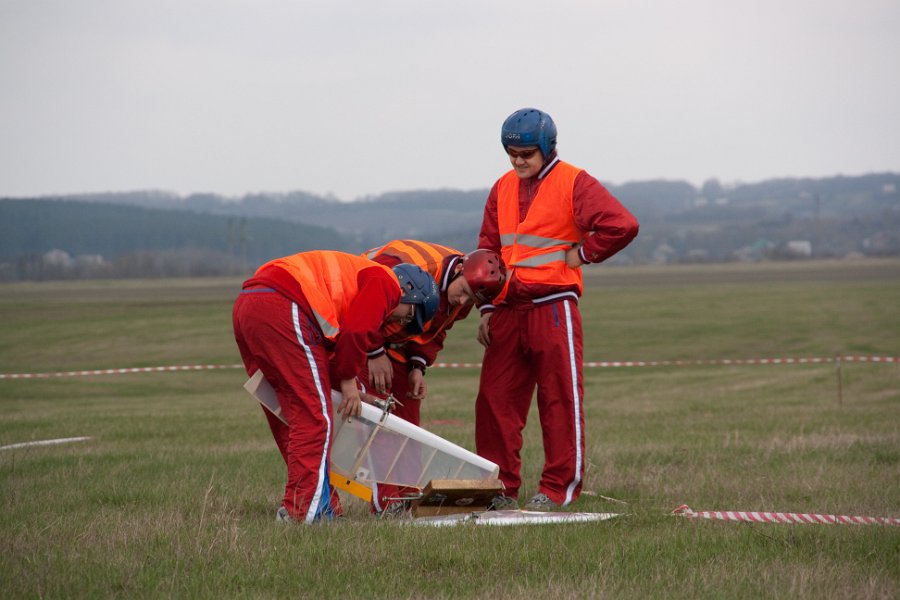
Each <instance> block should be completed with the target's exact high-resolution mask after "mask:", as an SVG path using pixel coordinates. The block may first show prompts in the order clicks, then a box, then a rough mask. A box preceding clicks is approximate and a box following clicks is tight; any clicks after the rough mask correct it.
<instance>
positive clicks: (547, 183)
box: [495, 161, 585, 302]
mask: <svg viewBox="0 0 900 600" xmlns="http://www.w3.org/2000/svg"><path fill="white" fill-rule="evenodd" d="M580 172H581V169H579V168H577V167H574V166H572V165H570V164H568V163H565V162H562V161H560V162H558V163H557V164H556V166H555V167H554V168H553V170H551V171H550V173H548V174H547V176H546V177H545V178H544V179H543V181H542V182H541V186H540V188H539V189H538V192H537V195H536V196H535V197H534V200H533V201H532V202H531V206H530V207H529V208H528V214H527V215H525V219H524V220H521V222H520V215H519V182H520V180H519V177H518V176H517V175H516V172H515V171H509V172H508V173H507V174H506V175H504V176H503V177H501V178H500V181H499V183H498V186H497V225H498V228H499V232H500V244H501V253H502V255H503V260H504V261H506V264H507V265H508V266H509V267H510V268H511V269H512V270H513V272H514V273H515V276H516V278H517V279H519V280H520V281H522V282H523V283H546V284H551V285H559V286H561V287H569V286H573V285H574V286H576V287H577V288H578V292H579V293H581V289H582V283H581V270H580V269H572V268H570V267H569V266H568V265H566V251H568V250H569V249H570V248H572V247H573V246H574V245H576V244H578V243H579V242H580V241H581V240H582V239H583V238H584V235H585V232H584V231H581V230H580V229H579V228H578V227H577V226H576V225H575V218H574V216H573V210H572V197H573V190H574V187H575V178H576V177H577V176H578V174H579V173H580ZM510 279H511V278H510ZM505 295H506V290H505V289H504V290H503V292H501V294H500V296H499V297H498V298H497V299H495V302H497V301H499V300H500V299H502V297H503V296H505Z"/></svg>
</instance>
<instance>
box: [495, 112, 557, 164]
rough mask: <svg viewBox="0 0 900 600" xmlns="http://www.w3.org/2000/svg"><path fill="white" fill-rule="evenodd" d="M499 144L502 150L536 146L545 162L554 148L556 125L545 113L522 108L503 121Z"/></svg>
mask: <svg viewBox="0 0 900 600" xmlns="http://www.w3.org/2000/svg"><path fill="white" fill-rule="evenodd" d="M500 142H501V143H502V144H503V147H504V148H506V147H507V146H537V147H538V148H540V150H541V154H543V155H544V160H546V159H547V158H549V157H550V154H551V153H552V152H553V150H554V149H555V148H556V124H555V123H554V122H553V119H551V118H550V115H548V114H547V113H545V112H541V111H539V110H538V109H536V108H522V109H519V110H517V111H516V112H514V113H513V114H511V115H509V117H507V118H506V120H505V121H503V127H502V128H501V129H500Z"/></svg>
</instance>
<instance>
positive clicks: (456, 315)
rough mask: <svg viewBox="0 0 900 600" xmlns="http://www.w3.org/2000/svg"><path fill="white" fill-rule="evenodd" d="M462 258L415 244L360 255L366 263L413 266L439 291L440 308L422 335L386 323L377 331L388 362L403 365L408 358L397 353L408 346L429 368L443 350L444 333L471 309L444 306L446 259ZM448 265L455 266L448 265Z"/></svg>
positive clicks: (396, 242) (452, 252) (442, 249)
mask: <svg viewBox="0 0 900 600" xmlns="http://www.w3.org/2000/svg"><path fill="white" fill-rule="evenodd" d="M462 255H463V253H462V252H460V251H459V250H456V249H455V248H450V247H449V246H442V245H440V244H434V243H432V242H422V241H419V240H394V241H391V242H388V243H387V244H385V245H384V246H381V247H379V248H373V249H372V250H369V251H368V252H366V253H364V254H363V256H364V257H366V258H368V259H371V260H374V261H375V262H378V263H381V264H384V265H388V266H394V265H396V264H399V263H410V264H413V265H417V266H419V267H421V268H422V270H423V271H425V272H426V273H429V274H430V275H431V276H432V277H434V280H435V281H436V282H437V284H438V288H439V289H440V291H441V303H440V306H439V307H438V310H437V312H436V313H435V315H434V317H433V318H432V319H431V320H430V321H428V322H427V323H425V326H424V327H423V329H422V333H420V334H418V335H412V334H410V333H408V332H407V331H406V329H405V328H404V327H403V326H402V325H401V324H397V323H389V324H388V325H386V326H384V327H382V328H381V334H382V336H383V337H384V340H385V342H386V343H385V346H386V349H387V353H388V355H390V357H391V358H393V359H394V360H396V361H398V362H401V363H405V362H407V360H408V357H407V356H406V355H405V354H406V353H405V352H402V351H401V350H402V348H403V346H404V345H405V344H407V343H411V344H414V345H415V346H416V348H415V349H412V350H411V351H412V352H413V353H414V354H416V355H422V360H424V361H425V362H426V363H427V364H430V363H431V362H432V361H433V360H434V357H435V356H436V355H437V352H439V351H440V349H441V348H442V347H443V340H444V337H445V336H446V333H445V332H446V330H447V329H449V328H450V326H451V325H452V324H453V322H454V321H456V320H458V319H462V318H465V317H466V316H467V315H468V314H469V311H470V310H471V306H462V305H460V306H457V307H455V308H453V309H450V308H449V306H448V304H447V286H448V285H449V277H448V273H446V271H445V269H446V266H447V265H448V264H449V263H451V261H450V260H448V258H451V257H454V256H458V257H461V256H462ZM452 264H457V263H456V261H452ZM445 279H446V281H445Z"/></svg>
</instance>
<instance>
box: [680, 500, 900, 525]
mask: <svg viewBox="0 0 900 600" xmlns="http://www.w3.org/2000/svg"><path fill="white" fill-rule="evenodd" d="M672 514H673V515H677V516H679V517H688V518H690V519H717V520H719V521H745V522H750V523H786V524H790V525H794V524H798V523H799V524H810V523H812V524H816V525H896V526H900V519H898V518H895V517H855V516H849V515H817V514H810V513H782V512H753V511H738V510H703V511H699V512H695V511H693V510H692V509H691V507H690V506H688V505H687V504H682V505H681V506H679V507H678V508H676V509H675V510H673V511H672Z"/></svg>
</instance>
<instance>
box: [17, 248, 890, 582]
mask: <svg viewBox="0 0 900 600" xmlns="http://www.w3.org/2000/svg"><path fill="white" fill-rule="evenodd" d="M238 287H239V282H238V281H236V280H221V279H216V280H213V279H210V280H193V281H186V280H178V281H174V280H173V281H126V282H71V283H45V284H35V283H29V284H7V285H3V286H0V321H2V323H3V329H2V330H0V331H2V333H0V372H3V373H47V372H56V371H67V370H73V369H105V368H114V367H139V366H157V365H178V364H197V363H204V364H234V363H237V362H239V359H238V356H237V350H236V348H235V347H234V342H233V339H232V335H231V317H230V307H231V303H232V300H233V297H234V294H235V292H236V290H237V289H238ZM898 306H900V262H898V261H865V262H857V263H853V262H851V263H802V264H801V263H793V264H784V265H729V266H710V267H677V268H666V269H652V268H628V269H621V268H603V267H600V268H594V269H592V270H591V271H590V272H589V275H588V277H587V291H586V294H585V298H584V300H583V302H582V312H583V316H584V325H585V338H586V341H585V346H586V348H585V360H587V361H609V360H692V361H693V360H713V359H725V358H731V359H749V358H765V357H776V356H822V357H831V356H834V355H836V354H844V355H857V354H860V355H882V356H897V355H898V354H900V311H898V310H897V307H898ZM474 332H475V318H474V317H472V318H470V319H469V320H467V321H465V322H463V323H459V324H457V325H456V326H455V327H454V329H453V330H452V331H451V334H450V337H449V340H448V345H447V348H446V349H445V352H444V353H443V354H442V356H441V360H443V361H446V362H479V361H480V359H481V353H480V349H479V346H478V345H477V343H476V342H474ZM585 377H586V381H585V397H586V401H585V413H586V419H587V425H586V436H587V440H588V444H587V457H586V458H587V473H586V479H585V488H584V489H585V492H586V493H585V494H584V495H583V496H582V497H581V498H580V499H579V500H578V502H577V503H576V504H575V505H574V506H573V507H572V509H573V510H579V511H597V512H624V513H627V515H626V516H624V517H622V518H619V519H614V520H611V521H605V522H599V523H582V524H570V525H547V526H522V527H499V528H493V527H472V526H469V527H455V528H446V529H444V528H428V527H421V528H420V527H404V526H400V525H398V524H397V523H394V522H385V521H377V520H374V519H372V518H371V517H370V516H369V514H368V508H367V507H366V506H365V505H363V504H362V503H360V502H358V501H356V500H354V499H352V498H346V497H345V508H346V510H347V518H346V519H344V520H343V521H342V522H339V523H331V524H327V525H317V526H311V527H304V526H296V527H281V526H278V525H276V524H275V523H274V522H273V520H274V511H275V508H276V506H277V503H278V500H279V498H280V494H281V490H282V486H283V478H284V467H283V463H282V462H281V459H280V456H279V455H278V453H277V450H276V449H275V446H274V443H273V442H272V440H271V436H270V434H269V432H268V428H267V427H266V425H265V421H264V419H263V418H262V415H261V413H260V409H259V408H258V407H257V406H256V405H255V403H254V402H253V401H252V400H251V399H250V398H249V396H247V394H246V393H245V392H244V391H243V389H242V388H241V385H242V383H243V381H244V379H245V376H244V374H243V373H242V372H241V371H240V370H238V369H224V370H212V371H188V372H173V373H134V374H125V375H106V376H81V377H53V378H47V379H28V380H24V379H4V380H0V445H6V444H13V443H18V442H23V441H29V440H43V439H52V438H62V437H74V436H90V437H91V438H92V439H91V440H89V441H86V442H77V443H72V444H66V445H58V446H44V447H30V448H22V449H17V450H6V451H0V493H2V498H3V509H2V511H0V540H2V544H3V547H2V551H0V590H3V594H2V595H3V597H4V598H35V597H51V598H58V597H90V598H97V597H100V598H102V597H128V598H132V597H138V598H140V597H147V598H151V597H152V598H157V597H179V598H217V599H218V598H231V597H252V598H257V597H265V598H270V597H272V598H274V597H288V596H297V597H316V596H324V597H359V598H369V597H376V598H396V597H413V598H451V597H452V598H476V597H477V598H501V599H502V598H531V597H543V596H555V597H559V598H570V597H626V598H646V597H656V598H759V597H791V598H896V597H898V596H900V528H898V527H878V526H813V525H805V526H804V525H795V526H786V525H775V524H747V523H728V522H711V521H703V520H688V519H684V518H680V517H674V516H671V515H670V514H669V513H670V512H671V511H672V510H673V509H675V508H676V507H677V506H679V505H681V504H688V505H690V506H691V507H692V508H693V509H694V510H697V511H700V510H730V509H731V510H764V511H782V512H804V513H827V514H852V515H863V516H891V517H900V364H898V363H889V364H872V363H846V362H845V363H843V364H842V365H841V369H840V387H839V384H838V381H839V380H838V371H837V367H836V365H835V364H833V363H822V364H795V365H731V366H725V365H704V366H684V367H675V366H669V367H631V368H589V369H586V370H585ZM428 378H429V385H430V397H429V398H428V400H427V401H426V403H425V404H424V405H423V409H422V414H423V422H424V425H425V426H426V427H428V428H429V429H431V430H432V431H434V432H435V433H437V434H439V435H441V436H444V437H446V438H447V439H450V440H451V441H453V442H455V443H458V444H461V445H463V446H465V447H468V448H470V449H473V448H474V424H473V406H474V397H475V394H476V392H477V387H478V373H477V371H475V370H474V369H431V370H430V371H429V373H428ZM839 391H840V394H839ZM531 416H532V419H531V422H530V423H529V425H528V427H527V428H526V432H525V438H526V446H525V450H524V453H523V463H524V464H523V476H524V480H525V489H523V495H528V494H530V493H533V492H534V491H535V490H534V486H535V485H536V482H537V478H538V476H539V471H540V466H541V462H542V459H543V456H542V449H541V446H540V430H539V427H538V424H537V422H536V421H537V415H536V412H535V411H532V415H531ZM607 498H615V499H618V500H620V501H623V502H627V505H623V504H619V503H615V502H611V501H609V500H607Z"/></svg>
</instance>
